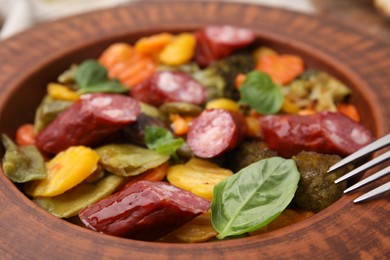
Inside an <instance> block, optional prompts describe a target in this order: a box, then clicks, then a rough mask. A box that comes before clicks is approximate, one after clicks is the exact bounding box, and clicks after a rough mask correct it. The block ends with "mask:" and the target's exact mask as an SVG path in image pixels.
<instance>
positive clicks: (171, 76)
mask: <svg viewBox="0 0 390 260" xmlns="http://www.w3.org/2000/svg"><path fill="white" fill-rule="evenodd" d="M131 96H132V97H134V98H135V99H138V100H140V101H143V102H145V103H148V104H151V105H154V106H160V105H162V104H163V103H165V102H174V101H179V102H187V103H191V104H196V105H200V104H202V103H204V102H205V101H206V90H205V88H204V87H203V86H202V85H200V84H199V83H198V82H197V81H196V80H194V79H193V78H192V77H190V76H189V75H188V74H186V73H184V72H181V71H159V72H155V73H154V74H153V76H152V77H151V78H150V79H149V80H146V81H145V82H143V83H142V84H139V85H137V86H135V87H134V88H133V89H132V90H131Z"/></svg>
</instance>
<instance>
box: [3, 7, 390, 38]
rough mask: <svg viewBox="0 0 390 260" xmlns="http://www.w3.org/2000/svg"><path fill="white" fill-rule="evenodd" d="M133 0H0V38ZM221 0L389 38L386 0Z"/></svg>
mask: <svg viewBox="0 0 390 260" xmlns="http://www.w3.org/2000/svg"><path fill="white" fill-rule="evenodd" d="M136 1H142V0H92V1H91V0H0V40H2V39H5V38H7V37H10V36H12V35H14V34H16V33H18V32H21V31H23V30H25V29H26V28H28V27H30V26H32V25H34V24H37V23H40V22H43V21H49V20H53V19H58V18H62V17H65V16H69V15H74V14H78V13H82V12H86V11H92V10H97V9H101V8H108V7H112V6H117V5H122V4H126V3H129V2H136ZM149 1H151V0H149ZM154 1H164V0H154ZM182 1H185V0H182ZM212 1H217V0H212ZM223 1H225V2H241V3H253V4H263V5H268V6H275V7H279V8H285V9H290V10H293V11H297V12H303V13H309V14H313V15H323V16H331V17H334V18H335V19H338V20H340V22H343V23H349V24H351V25H352V26H355V27H358V28H360V29H362V30H365V31H367V32H368V33H370V34H374V35H377V36H379V37H385V38H387V39H390V0H223Z"/></svg>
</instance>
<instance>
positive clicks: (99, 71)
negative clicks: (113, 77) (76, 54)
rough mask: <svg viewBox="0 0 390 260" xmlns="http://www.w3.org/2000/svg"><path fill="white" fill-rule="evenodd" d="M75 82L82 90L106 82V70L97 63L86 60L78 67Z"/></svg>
mask: <svg viewBox="0 0 390 260" xmlns="http://www.w3.org/2000/svg"><path fill="white" fill-rule="evenodd" d="M75 80H76V83H77V84H78V85H79V86H80V87H81V88H83V87H88V86H93V85H96V84H98V83H101V82H104V81H108V80H109V79H108V74H107V70H106V68H105V67H103V66H102V65H100V64H99V62H97V61H96V60H86V61H84V62H83V63H81V64H80V66H79V67H78V69H77V71H76V76H75Z"/></svg>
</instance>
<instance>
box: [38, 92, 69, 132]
mask: <svg viewBox="0 0 390 260" xmlns="http://www.w3.org/2000/svg"><path fill="white" fill-rule="evenodd" d="M72 103H73V102H71V101H63V100H55V99H53V98H51V97H49V96H46V97H44V98H43V100H42V102H41V104H40V105H39V107H38V109H37V110H36V112H35V119H34V130H35V132H36V133H39V132H40V131H42V130H43V129H44V128H45V127H46V126H47V125H49V124H50V123H51V122H52V121H53V120H54V119H55V118H56V117H57V116H58V115H59V114H60V113H61V112H63V111H65V110H66V109H67V108H69V107H70V106H71V105H72Z"/></svg>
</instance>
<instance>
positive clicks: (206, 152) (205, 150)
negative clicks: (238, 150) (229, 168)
mask: <svg viewBox="0 0 390 260" xmlns="http://www.w3.org/2000/svg"><path fill="white" fill-rule="evenodd" d="M246 131H247V127H246V122H245V118H244V117H243V116H242V115H241V114H240V113H238V112H233V111H228V110H223V109H208V110H205V111H203V112H202V113H201V114H200V115H199V116H198V117H196V118H195V119H194V120H193V122H192V124H191V126H190V128H189V130H188V135H187V143H188V145H189V146H190V148H191V150H192V151H193V153H194V154H195V155H196V156H198V157H201V158H212V157H215V156H218V155H220V154H222V153H224V152H226V151H229V150H231V149H233V148H234V147H236V146H237V145H238V144H239V143H240V142H241V141H242V140H243V139H244V137H245V134H246Z"/></svg>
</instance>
